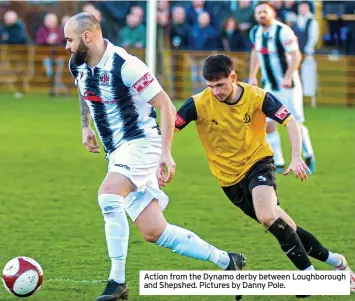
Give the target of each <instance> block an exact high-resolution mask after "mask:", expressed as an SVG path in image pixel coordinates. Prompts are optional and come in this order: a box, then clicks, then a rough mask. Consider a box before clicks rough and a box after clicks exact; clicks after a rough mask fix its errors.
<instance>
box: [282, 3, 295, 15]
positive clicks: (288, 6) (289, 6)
mask: <svg viewBox="0 0 355 301" xmlns="http://www.w3.org/2000/svg"><path fill="white" fill-rule="evenodd" d="M283 6H284V18H285V17H286V14H287V13H289V12H293V13H295V14H297V7H298V3H297V2H296V1H294V0H287V1H286V0H285V1H284V5H283Z"/></svg>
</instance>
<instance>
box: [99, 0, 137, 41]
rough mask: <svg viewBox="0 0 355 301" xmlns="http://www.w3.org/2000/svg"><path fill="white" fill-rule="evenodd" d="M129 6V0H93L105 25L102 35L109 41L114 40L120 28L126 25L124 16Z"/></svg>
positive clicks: (130, 3)
mask: <svg viewBox="0 0 355 301" xmlns="http://www.w3.org/2000/svg"><path fill="white" fill-rule="evenodd" d="M131 6H132V2H131V1H119V2H118V1H95V7H96V8H97V10H99V11H100V13H101V16H102V20H104V23H105V24H104V25H105V27H106V29H105V30H106V33H105V32H104V33H103V35H104V37H107V39H108V40H110V41H111V40H112V41H114V40H116V38H117V35H118V33H119V31H120V29H121V28H123V27H124V26H125V25H126V16H127V15H128V14H129V11H130V9H131ZM102 27H103V26H102V24H101V28H102Z"/></svg>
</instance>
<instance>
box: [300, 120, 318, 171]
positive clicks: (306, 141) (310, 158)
mask: <svg viewBox="0 0 355 301" xmlns="http://www.w3.org/2000/svg"><path fill="white" fill-rule="evenodd" d="M301 135H302V152H303V157H304V159H305V162H306V164H307V166H308V167H309V169H310V170H311V172H314V171H315V158H314V152H313V147H312V143H311V137H310V136H309V131H308V129H307V128H306V127H305V126H304V125H303V124H301Z"/></svg>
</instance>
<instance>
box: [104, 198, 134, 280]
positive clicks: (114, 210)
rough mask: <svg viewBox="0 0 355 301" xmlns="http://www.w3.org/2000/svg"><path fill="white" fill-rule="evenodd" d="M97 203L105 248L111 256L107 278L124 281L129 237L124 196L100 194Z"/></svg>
mask: <svg viewBox="0 0 355 301" xmlns="http://www.w3.org/2000/svg"><path fill="white" fill-rule="evenodd" d="M99 205H100V207H101V210H102V214H103V216H104V220H105V234H106V241H107V249H108V254H109V256H110V258H111V271H110V275H109V280H114V281H115V282H117V283H124V282H125V281H126V258H127V250H128V238H129V225H128V220H127V216H126V212H125V209H124V198H123V197H121V196H120V195H116V194H102V195H99Z"/></svg>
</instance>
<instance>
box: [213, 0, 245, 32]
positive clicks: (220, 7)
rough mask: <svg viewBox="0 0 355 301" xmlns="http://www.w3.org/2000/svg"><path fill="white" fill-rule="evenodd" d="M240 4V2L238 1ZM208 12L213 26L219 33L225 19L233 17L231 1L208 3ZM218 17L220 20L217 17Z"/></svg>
mask: <svg viewBox="0 0 355 301" xmlns="http://www.w3.org/2000/svg"><path fill="white" fill-rule="evenodd" d="M238 2H239V1H238ZM207 12H210V16H211V19H212V20H211V24H212V25H213V26H214V28H216V29H217V31H218V32H219V31H221V30H222V27H223V24H224V21H225V19H227V18H228V17H230V16H231V15H232V11H231V8H230V0H228V1H208V2H207ZM216 16H218V18H217V17H216Z"/></svg>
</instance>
